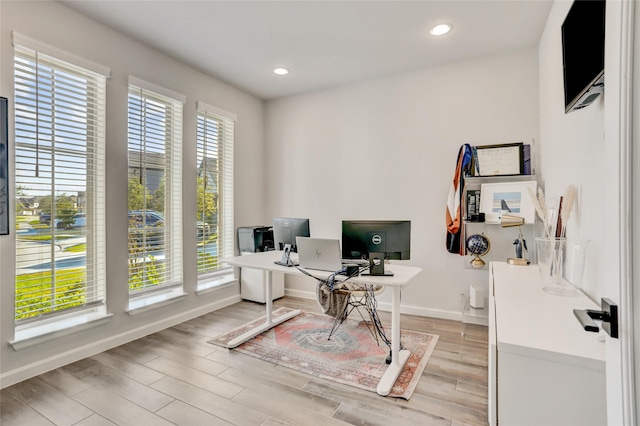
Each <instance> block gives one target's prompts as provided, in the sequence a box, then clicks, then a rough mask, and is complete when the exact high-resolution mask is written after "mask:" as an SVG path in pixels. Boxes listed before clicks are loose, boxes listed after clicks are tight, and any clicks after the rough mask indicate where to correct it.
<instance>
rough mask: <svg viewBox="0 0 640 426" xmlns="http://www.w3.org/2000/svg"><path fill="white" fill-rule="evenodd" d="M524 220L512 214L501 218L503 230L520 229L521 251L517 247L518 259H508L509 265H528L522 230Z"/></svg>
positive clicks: (519, 241)
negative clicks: (515, 227)
mask: <svg viewBox="0 0 640 426" xmlns="http://www.w3.org/2000/svg"><path fill="white" fill-rule="evenodd" d="M524 222H525V221H524V218H523V217H520V216H516V215H512V214H503V215H502V216H501V217H500V226H502V227H503V228H512V227H514V226H517V227H518V244H519V247H520V248H519V249H518V248H517V247H516V256H518V257H509V258H507V263H508V264H510V265H528V264H529V263H531V262H529V260H528V259H527V256H526V254H527V247H526V246H525V242H524V238H523V236H522V228H521V226H522V225H524Z"/></svg>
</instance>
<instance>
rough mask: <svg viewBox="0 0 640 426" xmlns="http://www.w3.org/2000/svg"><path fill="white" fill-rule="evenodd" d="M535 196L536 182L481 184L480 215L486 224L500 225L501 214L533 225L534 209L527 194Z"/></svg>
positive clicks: (534, 219)
mask: <svg viewBox="0 0 640 426" xmlns="http://www.w3.org/2000/svg"><path fill="white" fill-rule="evenodd" d="M527 188H531V190H532V191H533V193H534V194H535V193H536V191H537V183H536V181H527V182H505V183H483V184H482V186H481V189H480V213H484V215H485V218H486V221H487V222H493V223H500V218H501V217H502V214H503V213H504V214H509V215H513V216H519V217H522V218H524V221H525V223H529V224H532V223H535V221H536V208H535V206H534V204H533V200H532V199H531V195H530V194H529V190H528V189H527Z"/></svg>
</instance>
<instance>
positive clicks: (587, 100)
mask: <svg viewBox="0 0 640 426" xmlns="http://www.w3.org/2000/svg"><path fill="white" fill-rule="evenodd" d="M605 9H606V2H605V0H575V1H574V2H573V5H572V6H571V9H570V10H569V13H567V17H566V18H565V20H564V23H563V24H562V62H563V63H562V65H563V71H564V106H565V113H567V112H571V111H575V110H578V109H582V108H584V107H586V106H587V105H589V104H591V103H592V102H593V101H594V100H595V99H596V98H597V97H598V95H600V93H602V91H603V89H604V30H605Z"/></svg>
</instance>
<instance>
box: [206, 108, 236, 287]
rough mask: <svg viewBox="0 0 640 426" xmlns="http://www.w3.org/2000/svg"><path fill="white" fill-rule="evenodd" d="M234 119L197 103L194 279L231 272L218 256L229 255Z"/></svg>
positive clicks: (232, 250) (232, 245)
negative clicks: (196, 265)
mask: <svg viewBox="0 0 640 426" xmlns="http://www.w3.org/2000/svg"><path fill="white" fill-rule="evenodd" d="M235 120H236V117H235V115H233V114H230V113H227V112H224V111H221V110H219V109H218V108H215V107H212V106H209V105H206V104H204V103H202V102H198V121H197V126H198V129H197V136H196V138H197V166H198V170H197V209H196V210H197V211H196V215H197V216H196V227H197V230H196V231H197V235H198V276H199V278H200V279H201V280H202V279H203V278H206V277H207V276H212V275H219V274H224V273H229V272H231V267H230V266H229V265H223V264H221V263H220V262H219V259H220V258H221V257H225V256H228V257H230V256H233V252H234V249H233V248H234V243H233V242H234V231H233V230H234V224H233V140H234V127H235Z"/></svg>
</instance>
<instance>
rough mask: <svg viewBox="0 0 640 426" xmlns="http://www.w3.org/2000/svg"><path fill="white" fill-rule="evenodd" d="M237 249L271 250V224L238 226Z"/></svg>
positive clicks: (241, 250)
mask: <svg viewBox="0 0 640 426" xmlns="http://www.w3.org/2000/svg"><path fill="white" fill-rule="evenodd" d="M238 250H239V251H240V252H241V253H242V252H250V253H255V252H261V251H269V250H273V228H272V227H271V226H243V227H240V228H238Z"/></svg>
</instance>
